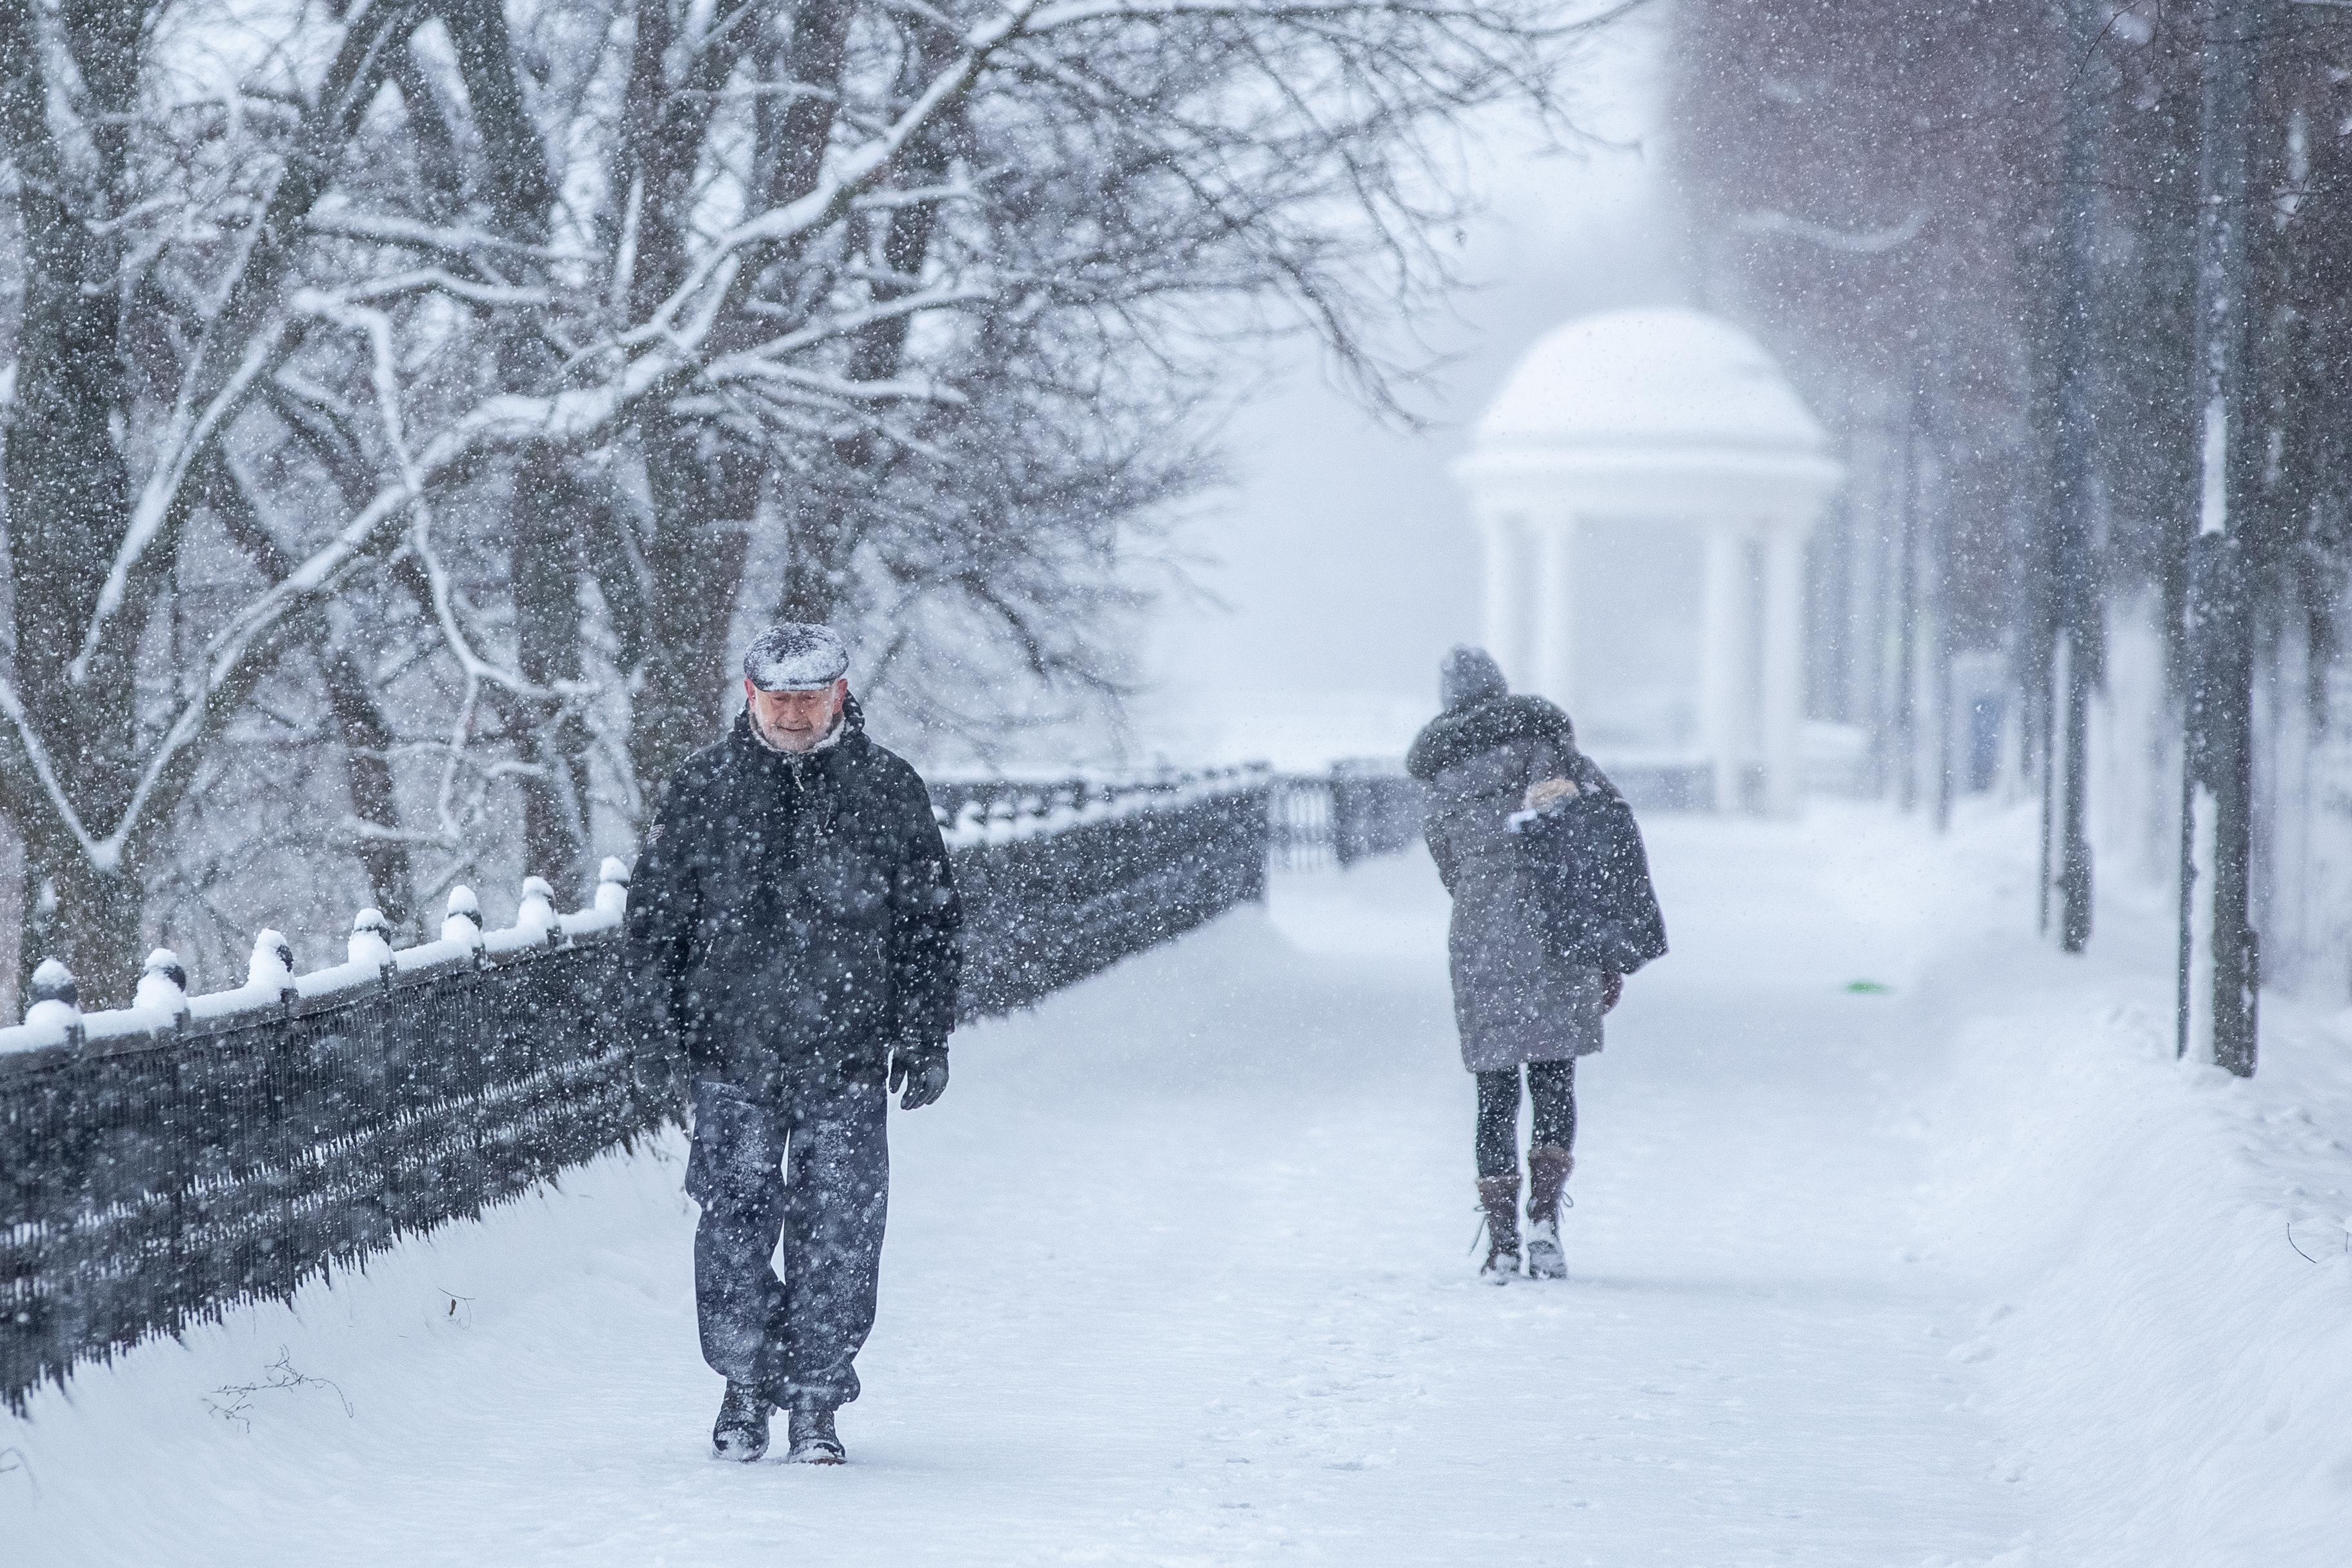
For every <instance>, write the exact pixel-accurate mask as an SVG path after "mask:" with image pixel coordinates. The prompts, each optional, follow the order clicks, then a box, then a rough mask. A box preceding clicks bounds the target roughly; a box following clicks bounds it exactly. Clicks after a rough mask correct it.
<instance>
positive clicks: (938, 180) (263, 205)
mask: <svg viewBox="0 0 2352 1568" xmlns="http://www.w3.org/2000/svg"><path fill="white" fill-rule="evenodd" d="M1600 20H1601V18H1600V17H1599V16H1594V17H1589V18H1585V19H1582V20H1574V19H1571V20H1568V21H1560V20H1558V19H1555V18H1553V17H1550V16H1548V15H1547V14H1546V8H1545V7H1543V6H1540V5H1536V4H1534V3H1533V0H1528V3H1527V4H1526V5H1524V7H1523V6H1522V5H1521V3H1520V0H1309V3H1307V4H1300V3H1297V0H1014V3H1013V4H1010V5H1005V4H1000V3H998V0H971V3H968V4H962V5H955V4H948V5H930V4H923V3H920V0H890V3H881V0H721V3H719V4H709V3H694V4H687V3H683V0H634V3H631V0H535V3H526V0H518V3H516V4H513V5H501V4H499V0H358V3H354V4H351V5H332V6H329V5H309V6H304V7H298V8H296V9H294V10H293V11H291V12H283V11H280V10H278V9H277V8H264V7H260V6H250V7H248V6H247V5H240V4H238V3H237V0H148V3H146V4H124V3H121V0H103V3H101V0H0V136H5V148H6V152H7V157H8V166H9V170H10V172H11V174H12V175H13V181H14V183H13V187H12V195H13V196H14V215H13V216H14V219H15V222H16V226H17V231H18V233H19V235H20V236H21V237H22V240H23V245H22V254H23V257H24V260H23V263H22V268H23V276H22V279H21V284H20V289H19V297H20V300H21V303H20V306H19V309H18V310H17V311H16V321H15V330H16V338H15V342H14V355H13V358H14V364H15V373H16V381H15V401H14V405H13V407H12V418H11V425H10V430H9V441H8V450H7V467H6V480H7V483H6V494H7V502H8V507H9V546H10V563H11V568H12V571H13V574H14V580H13V581H14V588H15V594H16V600H15V603H16V620H15V631H16V643H15V661H14V666H13V669H12V671H11V673H10V676H9V679H7V680H6V681H5V682H0V789H5V802H6V807H7V810H8V812H9V815H10V816H12V817H13V818H14V820H15V821H16V823H17V824H18V825H19V826H20V827H21V828H22V830H23V832H24V834H25V837H26V842H27V845H28V847H29V857H30V862H31V867H32V880H33V882H34V883H35V885H36V886H37V887H39V888H41V889H44V891H43V893H42V895H41V898H42V908H43V910H45V911H46V913H45V914H44V915H43V916H42V918H41V919H39V920H37V921H36V922H34V925H33V928H32V934H30V935H29V936H28V938H27V941H28V944H37V945H39V946H40V947H41V948H42V949H43V950H44V951H51V952H58V953H59V954H60V955H61V956H63V957H65V958H66V959H67V961H68V963H70V964H72V965H73V966H74V967H75V968H76V970H77V972H79V973H83V974H85V976H87V977H89V978H91V979H93V980H99V981H101V982H102V981H103V980H104V979H105V978H108V977H121V975H123V974H125V973H127V964H128V963H129V961H130V959H131V958H132V957H134V956H135V949H136V946H137V937H138V934H139V927H140V922H141V920H142V910H144V908H145V906H146V901H147V899H148V896H149V893H150V891H151V889H152V888H154V887H156V886H158V885H160V882H169V883H170V884H171V885H172V886H173V887H175V888H178V889H181V891H182V893H183V894H184V895H186V896H188V897H197V896H199V895H201V894H203V893H204V889H205V888H207V887H209V886H210V885H211V883H210V882H209V881H208V879H209V878H211V877H212V876H213V875H214V871H213V870H208V869H204V868H218V869H219V871H220V874H222V875H231V874H233V868H234V864H235V857H234V856H233V855H229V856H224V855H223V854H222V853H221V850H220V843H221V837H220V836H222V835H224V834H225V835H226V837H227V840H228V841H229V842H235V840H236V829H235V827H234V826H233V825H231V824H228V823H226V822H224V821H222V820H220V818H221V816H222V815H223V813H224V812H225V811H227V810H244V811H248V812H249V811H250V810H251V809H253V807H252V806H251V805H246V804H241V803H253V802H262V803H266V802H268V800H270V799H271V798H272V797H273V795H275V794H276V793H277V792H279V791H281V790H286V789H296V788H299V790H300V791H303V792H307V793H306V795H305V798H306V799H309V800H312V801H319V800H324V799H326V798H328V797H329V796H331V795H335V794H337V793H340V794H341V796H342V801H341V806H340V808H338V809H328V810H325V811H323V812H321V811H320V810H316V809H313V810H310V812H309V813H308V815H307V816H306V815H305V814H304V813H302V812H293V811H286V812H280V813H279V814H278V820H276V821H274V822H272V823H271V824H270V826H271V828H272V830H275V831H282V832H284V833H285V834H287V835H289V839H288V847H289V852H299V853H304V854H308V855H310V856H313V857H327V856H330V855H331V854H333V853H335V851H334V850H333V849H332V847H331V846H332V844H333V841H334V839H335V838H336V837H337V836H338V834H340V835H341V837H342V839H343V841H344V843H345V844H346V845H347V846H348V848H347V849H346V850H345V851H344V853H346V854H349V855H351V856H353V857H355V858H356V861H357V863H358V865H359V868H361V869H362V871H363V873H364V879H365V881H366V883H367V890H368V892H369V894H370V896H372V897H373V898H374V899H375V900H376V901H377V902H379V903H380V904H382V905H383V906H384V907H386V908H388V909H392V910H395V911H406V910H414V909H415V907H416V905H417V904H418V903H419V901H420V900H423V899H424V898H425V897H428V896H429V895H430V892H431V889H432V888H433V886H434V885H435V884H436V882H437V881H439V880H443V879H446V877H447V876H449V875H454V874H457V873H459V872H461V871H462V870H463V869H464V868H465V867H467V865H469V864H474V863H477V862H478V860H479V858H480V857H481V856H482V855H483V854H485V853H488V852H489V847H490V846H492V845H493V844H505V845H508V846H510V847H511V846H514V845H516V844H518V843H519V845H520V855H521V857H522V858H526V859H527V860H528V861H529V863H530V864H531V865H533V866H535V867H538V868H543V869H547V870H550V871H560V870H562V869H564V868H579V867H584V866H585V865H586V863H587V862H588V860H589V858H590V857H591V855H592V854H593V852H594V850H595V849H596V847H598V843H599V838H600V834H601V835H603V836H604V837H611V836H612V833H613V829H614V825H615V824H621V825H625V823H626V822H627V821H628V820H631V819H633V818H634V816H635V813H636V811H637V810H638V809H640V807H641V805H642V801H643V798H644V793H645V788H646V786H648V785H649V784H651V783H652V782H653V781H654V780H656V779H657V778H658V777H659V776H661V775H662V774H663V773H666V772H667V770H668V769H669V768H670V767H671V766H673V765H675V763H677V760H678V759H679V758H680V757H682V756H683V755H684V754H685V752H687V751H688V750H690V749H691V748H692V747H694V746H696V745H698V744H699V743H701V742H703V741H705V740H706V739H707V738H709V736H710V735H712V734H713V733H714V732H715V730H716V728H717V724H718V721H719V718H720V716H721V711H722V701H723V695H724V691H725V682H724V680H723V679H722V678H721V673H720V672H721V665H722V663H723V658H722V655H723V650H724V648H725V647H726V646H727V643H728V639H729V637H730V629H731V627H732V626H733V625H734V623H735V621H736V619H737V618H738V616H758V615H766V614H771V613H786V614H793V615H798V616H809V617H822V618H827V619H833V620H836V621H843V622H848V623H855V624H856V625H858V626H859V627H860V628H861V629H862V631H863V632H864V634H865V635H864V637H863V639H862V640H863V643H864V645H865V646H866V647H867V648H869V649H871V650H873V652H872V654H871V656H870V658H869V659H868V668H866V669H865V670H864V672H863V678H864V679H866V681H867V682H868V684H869V685H889V684H892V683H894V682H896V683H897V684H898V687H899V689H902V690H905V689H908V687H909V685H910V684H911V683H909V682H908V681H906V680H905V679H904V676H905V675H906V674H907V673H908V672H909V671H913V670H916V669H920V670H922V671H923V673H924V679H923V680H922V681H921V682H920V683H919V684H920V687H921V689H922V690H924V691H926V692H929V693H931V694H934V695H937V694H938V693H939V692H940V690H941V688H940V687H939V686H938V685H937V684H936V678H938V677H939V676H940V674H941V673H942V672H949V673H952V672H954V671H956V670H957V669H959V668H960V669H961V671H962V672H963V673H964V674H965V675H966V676H967V677H968V678H969V679H968V681H967V684H966V685H965V686H964V688H963V689H962V695H961V697H959V698H958V699H957V700H950V701H939V702H934V703H933V704H931V705H930V706H929V708H928V709H923V708H922V707H921V704H920V703H919V701H918V703H917V705H916V706H917V708H918V710H919V711H921V713H922V716H923V717H925V718H927V719H929V720H930V721H935V722H940V723H943V724H945V723H952V722H955V721H957V720H958V719H959V717H963V718H967V719H968V718H969V716H970V715H971V713H972V712H974V711H981V712H985V711H987V707H986V705H985V701H984V698H985V692H986V689H987V688H988V687H989V686H990V685H992V684H993V683H995V682H997V681H1000V680H1002V679H1005V678H1007V677H1013V678H1017V679H1018V681H1019V682H1020V684H1021V685H1022V687H1023V689H1040V688H1042V689H1046V690H1058V691H1061V692H1063V693H1065V694H1066V695H1068V696H1070V697H1072V698H1073V699H1074V700H1092V699H1099V698H1106V697H1114V696H1115V695H1116V692H1117V688H1118V678H1117V668H1116V660H1115V658H1110V657H1108V656H1107V651H1106V647H1105V644H1104V641H1103V640H1102V633H1103V631H1104V629H1105V627H1106V626H1107V625H1108V621H1107V620H1106V617H1116V616H1118V614H1119V613H1120V611H1121V610H1122V608H1123V607H1125V606H1127V605H1131V604H1132V602H1133V597H1134V594H1135V592H1136V583H1135V578H1134V574H1133V571H1132V563H1133V560H1134V552H1135V549H1136V547H1137V545H1138V544H1139V542H1141V541H1143V540H1146V539H1148V538H1149V537H1150V524H1151V521H1152V519H1154V518H1155V517H1158V516H1163V515H1165V509H1166V508H1167V507H1168V506H1169V505H1170V504H1171V503H1172V502H1173V501H1175V500H1180V499H1181V498H1182V497H1183V496H1185V495H1186V494H1188V493H1190V491H1191V490H1192V489H1193V488H1195V487H1196V486H1197V485H1198V484H1199V482H1200V481H1201V479H1202V476H1203V475H1204V474H1206V473H1207V472H1208V471H1209V465H1208V461H1207V455H1206V452H1205V450H1204V447H1203V446H1202V439H1201V431H1202V422H1201V421H1200V420H1199V418H1197V417H1196V415H1197V413H1198V411H1199V410H1200V409H1201V408H1202V406H1203V404H1204V401H1213V399H1214V396H1215V395H1216V390H1217V382H1216V376H1215V371H1216V368H1217V366H1218V365H1219V364H1220V363H1222V362H1223V361H1224V360H1225V359H1227V358H1228V357H1229V356H1230V355H1231V353H1233V352H1234V349H1235V347H1236V345H1237V344H1240V343H1245V342H1249V341H1252V340H1255V339H1256V338H1259V337H1262V336H1264V335H1265V333H1267V332H1270V331H1290V330H1303V331H1314V332H1317V333H1318V334H1320V335H1321V336H1322V338H1323V339H1324V341H1325V342H1327V343H1328V345H1329V346H1330V347H1331V349H1332V350H1333V351H1334V352H1335V353H1336V355H1337V357H1338V360H1339V363H1342V364H1343V365H1345V366H1347V367H1348V368H1349V370H1350V371H1351V372H1352V373H1353V374H1355V375H1356V377H1357V378H1358V381H1359V383H1360V385H1361V386H1362V387H1363V388H1364V389H1365V391H1366V393H1367V395H1370V396H1372V397H1374V398H1376V399H1377V398H1380V397H1381V396H1383V395H1386V393H1387V390H1388V388H1389V387H1390V385H1391V377H1392V376H1393V375H1394V374H1396V372H1397V370H1398V368H1399V367H1397V366H1395V365H1393V364H1391V363H1386V362H1384V361H1383V359H1382V358H1381V355H1380V354H1378V353H1375V352H1374V351H1373V350H1372V349H1371V348H1370V346H1369V345H1370V343H1371V342H1374V341H1375V339H1376V338H1377V337H1378V336H1379V335H1380V334H1379V333H1378V331H1377V330H1376V329H1377V328H1378V327H1379V326H1380V324H1381V323H1382V322H1383V321H1385V319H1386V318H1389V317H1391V316H1392V315H1394V314H1396V313H1398V312H1400V311H1410V310H1414V309H1416V308H1417V307H1418V306H1419V304H1420V303H1421V302H1423V300H1426V298H1427V297H1428V295H1429V293H1430V292H1431V291H1432V290H1433V289H1438V288H1441V287H1443V286H1444V284H1445V283H1446V282H1447V281H1448V279H1447V278H1446V276H1445V273H1444V267H1443V265H1442V253H1441V252H1440V251H1439V250H1438V249H1437V247H1435V246H1433V244H1432V243H1431V236H1432V235H1433V234H1434V233H1439V232H1444V228H1445V226H1446V225H1447V224H1448V223H1450V221H1451V219H1452V217H1453V216H1454V212H1453V207H1452V205H1451V203H1450V200H1449V198H1447V197H1446V196H1445V195H1444V190H1445V184H1444V180H1443V179H1442V178H1441V177H1439V176H1440V162H1441V160H1440V157H1439V154H1440V153H1442V151H1443V144H1444V140H1445V138H1446V137H1448V136H1449V135H1450V134H1451V133H1452V132H1453V130H1454V128H1455V127H1456V126H1458V124H1459V123H1460V121H1461V119H1462V116H1463V115H1464V114H1465V112H1466V111H1468V110H1472V109H1474V108H1475V107H1477V106H1479V105H1481V104H1484V103H1488V102H1492V101H1496V100H1503V99H1516V100H1523V101H1526V102H1528V103H1531V104H1533V105H1534V106H1535V107H1536V108H1537V109H1538V110H1539V111H1541V112H1543V113H1545V114H1547V115H1549V116H1551V117H1553V118H1554V120H1555V121H1558V118H1559V111H1560V106H1559V102H1558V100H1557V99H1556V97H1555V93H1554V87H1553V83H1554V80H1555V76H1556V72H1557V70H1558V68H1559V64H1560V62H1561V59H1562V58H1563V51H1564V50H1565V49H1566V48H1568V47H1571V46H1572V45H1573V44H1574V42H1575V41H1576V39H1577V38H1578V37H1580V35H1581V34H1582V32H1584V31H1585V30H1588V29H1589V28H1590V27H1591V26H1596V25H1598V23H1599V21H1600ZM167 656H169V657H167ZM975 697H979V698H982V699H983V700H982V705H980V706H979V707H978V708H977V709H975V708H974V707H972V706H968V702H969V701H970V700H971V699H972V698H975ZM1012 705H1013V704H1005V703H1001V702H1000V703H999V704H998V706H999V707H1004V706H1012ZM273 757H274V758H279V759H285V758H294V757H299V759H300V763H299V766H296V765H290V764H289V765H279V763H273V762H272V761H271V759H272V758H273ZM273 770H274V771H273ZM200 783H201V787H199V785H200ZM232 803H240V804H235V805H233V804H232ZM261 809H264V810H267V809H268V807H267V805H263V806H262V807H261ZM600 821H601V822H602V823H604V826H603V827H601V828H600V826H599V823H600ZM198 824H203V825H204V832H203V833H202V834H198V835H195V837H196V839H198V840H200V842H191V841H190V837H189V833H188V830H189V829H191V828H192V827H193V826H196V825H198ZM305 844H307V845H308V847H307V848H304V847H303V846H304V845H305ZM420 857H424V858H420ZM428 859H429V860H430V862H431V864H430V865H428V864H427V860H428ZM159 879H160V881H159Z"/></svg>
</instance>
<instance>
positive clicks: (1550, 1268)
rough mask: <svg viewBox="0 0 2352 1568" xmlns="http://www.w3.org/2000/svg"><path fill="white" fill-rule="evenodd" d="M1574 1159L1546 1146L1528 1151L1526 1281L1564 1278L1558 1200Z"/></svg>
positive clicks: (1564, 1152)
mask: <svg viewBox="0 0 2352 1568" xmlns="http://www.w3.org/2000/svg"><path fill="white" fill-rule="evenodd" d="M1575 1169H1576V1156H1575V1155H1573V1154H1571V1153H1570V1152H1568V1151H1567V1150H1565V1149H1562V1148H1559V1147H1558V1146H1556V1145H1554V1144H1550V1143H1538V1144H1537V1145H1536V1146H1535V1147H1534V1148H1532V1149H1530V1150H1528V1279H1567V1278H1568V1257H1567V1254H1565V1253H1564V1252H1562V1251H1561V1250H1560V1245H1559V1199H1560V1194H1561V1192H1562V1191H1563V1190H1564V1189H1565V1188H1566V1187H1567V1186H1568V1173H1570V1171H1573V1170H1575Z"/></svg>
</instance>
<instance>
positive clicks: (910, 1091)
mask: <svg viewBox="0 0 2352 1568" xmlns="http://www.w3.org/2000/svg"><path fill="white" fill-rule="evenodd" d="M901 1084H904V1085H906V1088H907V1093H906V1096H905V1098H903V1099H901V1100H899V1101H898V1109H900V1110H921V1109H922V1108H923V1107H925V1106H926V1105H929V1104H930V1102H931V1101H933V1100H937V1099H938V1098H939V1097H940V1096H941V1095H943V1094H945V1093H946V1092H947V1091H948V1048H947V1047H945V1046H920V1045H912V1044H906V1043H901V1044H900V1045H898V1047H895V1048H893V1049H892V1051H891V1052H890V1090H891V1092H892V1093H894V1094H895V1093H897V1092H898V1086H899V1085H901Z"/></svg>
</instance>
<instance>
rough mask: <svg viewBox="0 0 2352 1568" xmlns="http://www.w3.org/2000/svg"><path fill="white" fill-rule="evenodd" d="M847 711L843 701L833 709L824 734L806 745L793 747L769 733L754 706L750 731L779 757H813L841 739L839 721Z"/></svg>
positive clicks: (847, 707) (846, 714)
mask: <svg viewBox="0 0 2352 1568" xmlns="http://www.w3.org/2000/svg"><path fill="white" fill-rule="evenodd" d="M848 713H849V706H848V704H847V703H844V704H843V705H842V706H841V707H839V708H836V709H835V710H833V722H832V724H830V725H829V726H827V727H826V729H825V731H824V734H822V735H820V736H818V737H817V739H816V740H815V741H814V742H811V743H810V744H808V745H806V746H800V747H795V746H787V745H785V744H783V743H782V742H780V741H778V740H777V739H776V738H775V736H773V735H772V734H770V733H769V732H768V726H767V725H766V724H765V723H763V722H761V719H760V710H758V709H757V708H754V709H752V710H751V733H752V734H753V735H755V736H757V737H759V741H760V744H761V745H763V746H765V747H767V748H768V750H770V751H772V752H775V753H776V755H778V756H780V757H813V756H815V755H816V754H817V753H818V752H822V751H824V749H825V748H826V747H828V746H830V745H832V744H833V743H834V742H836V741H838V740H840V739H841V721H842V720H843V719H845V718H846V717H848Z"/></svg>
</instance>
